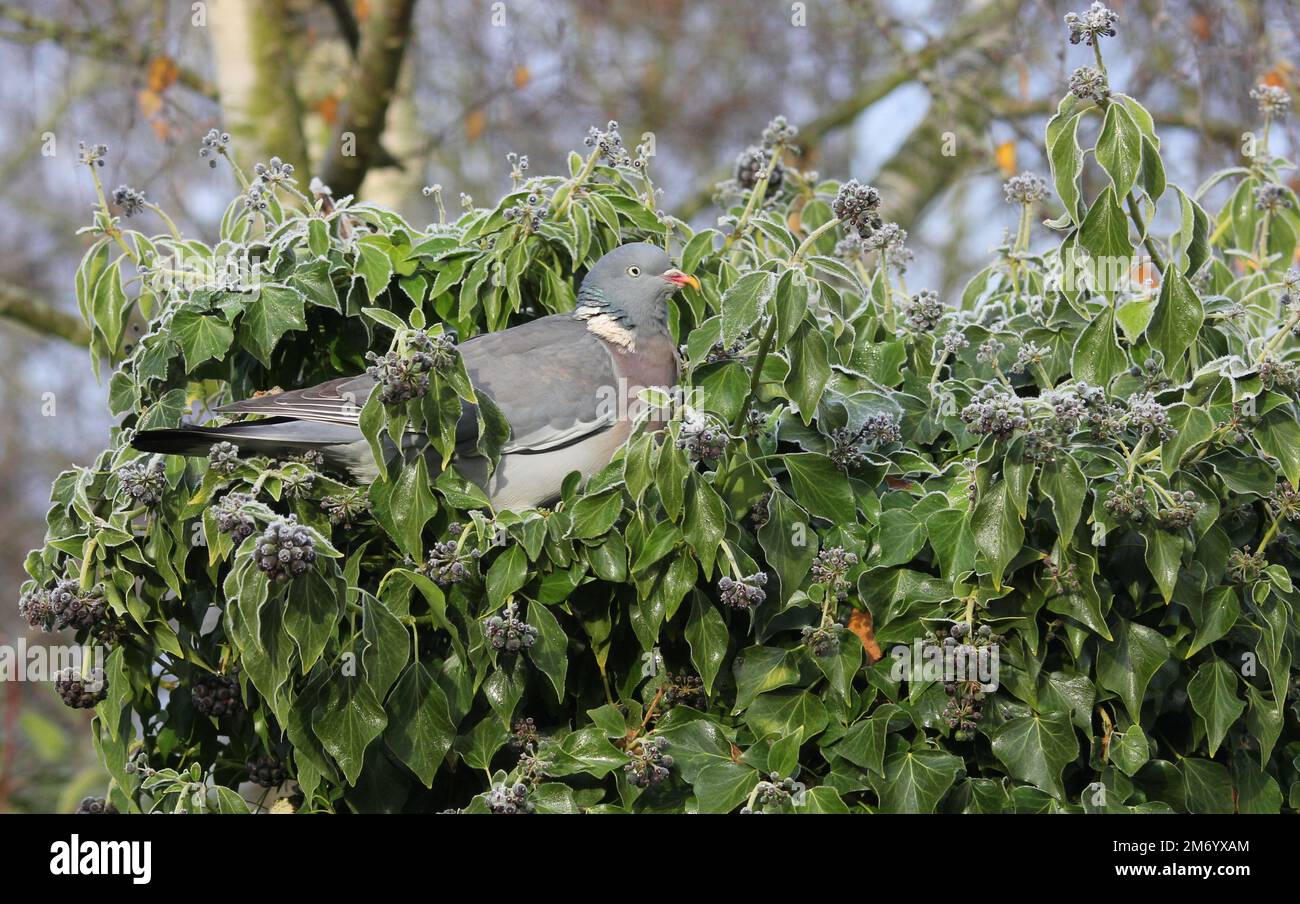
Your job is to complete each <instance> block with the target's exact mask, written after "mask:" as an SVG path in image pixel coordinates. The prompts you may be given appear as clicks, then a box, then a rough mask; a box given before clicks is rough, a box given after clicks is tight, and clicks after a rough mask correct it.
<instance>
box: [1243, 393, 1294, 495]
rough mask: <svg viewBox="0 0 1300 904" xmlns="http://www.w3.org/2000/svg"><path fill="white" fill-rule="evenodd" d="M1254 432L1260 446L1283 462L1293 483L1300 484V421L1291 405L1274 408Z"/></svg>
mask: <svg viewBox="0 0 1300 904" xmlns="http://www.w3.org/2000/svg"><path fill="white" fill-rule="evenodd" d="M1252 432H1253V434H1254V437H1255V440H1256V442H1258V443H1259V446H1260V448H1261V449H1263V450H1264V451H1265V452H1267V453H1268V454H1269V455H1271V456H1273V457H1274V458H1276V459H1277V460H1278V462H1280V463H1281V465H1282V473H1283V474H1284V475H1286V479H1287V480H1289V481H1290V482H1291V485H1292V486H1293V487H1295V486H1300V423H1297V422H1296V416H1295V412H1294V411H1292V410H1291V408H1290V406H1282V407H1278V408H1274V409H1273V410H1272V411H1270V412H1269V413H1268V414H1266V415H1264V417H1263V418H1262V419H1261V420H1260V422H1259V423H1258V424H1257V425H1256V426H1255V429H1254V430H1253V431H1252Z"/></svg>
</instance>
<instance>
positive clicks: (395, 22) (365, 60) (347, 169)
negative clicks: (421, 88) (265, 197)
mask: <svg viewBox="0 0 1300 904" xmlns="http://www.w3.org/2000/svg"><path fill="white" fill-rule="evenodd" d="M415 3H416V0H382V2H377V3H375V4H373V6H372V8H371V10H370V15H369V17H368V18H367V19H366V22H365V27H364V30H363V32H362V35H361V45H360V47H359V49H358V51H357V62H356V68H355V71H354V73H353V76H352V78H351V79H350V85H351V87H350V88H349V91H348V96H347V99H346V100H345V102H344V104H343V110H342V112H341V114H340V116H339V125H338V131H337V132H336V133H335V135H334V144H333V147H331V148H330V151H329V156H328V157H327V158H326V160H325V163H324V166H323V167H322V172H321V178H322V179H324V180H325V182H326V183H327V184H328V185H329V186H330V188H331V189H332V190H333V192H334V196H335V197H342V196H343V195H351V194H356V193H357V191H358V190H359V189H360V188H361V183H362V181H363V180H364V179H365V177H366V172H367V171H369V169H370V168H371V167H372V166H375V165H377V164H382V163H384V162H385V160H384V157H385V155H384V154H383V151H382V148H381V147H380V144H379V137H380V135H382V134H383V131H384V120H385V119H386V118H387V115H388V105H389V103H390V102H391V101H392V99H393V94H394V92H395V91H396V90H397V77H398V73H399V72H400V71H401V68H402V57H403V55H404V54H405V51H406V46H407V45H408V44H409V43H410V42H411V14H412V11H413V10H414V9H415ZM344 139H348V140H347V141H345V140H344ZM348 151H351V152H352V153H350V154H349V153H347V152H348Z"/></svg>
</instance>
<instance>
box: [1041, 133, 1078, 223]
mask: <svg viewBox="0 0 1300 904" xmlns="http://www.w3.org/2000/svg"><path fill="white" fill-rule="evenodd" d="M1078 131H1079V114H1078V113H1076V112H1073V111H1071V112H1060V113H1057V114H1056V115H1055V116H1053V117H1052V119H1051V120H1050V121H1049V122H1048V123H1047V159H1048V162H1049V163H1050V165H1051V168H1052V182H1053V183H1054V184H1055V185H1056V194H1057V197H1059V198H1060V199H1061V203H1062V204H1064V205H1065V215H1066V216H1068V217H1069V218H1070V219H1071V220H1072V221H1073V222H1075V223H1078V222H1079V174H1080V173H1082V172H1083V151H1082V149H1080V147H1079V139H1078Z"/></svg>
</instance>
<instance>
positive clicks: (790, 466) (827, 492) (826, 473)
mask: <svg viewBox="0 0 1300 904" xmlns="http://www.w3.org/2000/svg"><path fill="white" fill-rule="evenodd" d="M782 461H783V462H784V463H785V468H786V471H787V472H788V473H789V474H790V484H791V488H792V489H793V490H794V497H795V498H796V499H798V500H799V501H800V503H802V504H803V506H804V507H805V508H807V509H808V513H809V514H811V515H816V516H817V517H819V518H825V519H826V520H827V521H831V522H835V523H837V524H852V523H853V522H855V521H857V518H858V515H857V505H856V503H855V502H854V499H853V489H852V487H850V486H849V480H848V478H847V477H846V476H845V475H844V472H843V471H841V470H840V469H839V468H837V467H836V466H835V463H834V462H832V461H831V460H830V459H829V458H827V457H826V456H825V455H821V454H819V453H816V452H798V453H791V454H787V455H785V456H784V457H783V458H782Z"/></svg>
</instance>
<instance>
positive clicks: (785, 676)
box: [731, 646, 799, 713]
mask: <svg viewBox="0 0 1300 904" xmlns="http://www.w3.org/2000/svg"><path fill="white" fill-rule="evenodd" d="M793 658H794V657H793V656H792V654H791V653H790V651H788V650H783V649H781V648H780V647H759V646H754V647H749V648H748V649H746V650H742V651H741V652H740V653H739V654H737V656H736V660H735V662H733V663H732V665H731V668H732V672H733V673H734V674H735V677H736V705H735V709H734V710H733V712H736V713H740V712H743V711H744V710H746V709H747V708H749V706H750V704H751V703H753V702H754V700H755V699H757V697H758V696H759V694H765V693H767V692H768V691H774V690H776V689H777V688H780V687H785V686H786V685H790V684H794V683H795V682H797V681H798V680H799V668H798V666H796V665H795V663H794V662H793V661H792V660H793Z"/></svg>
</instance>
